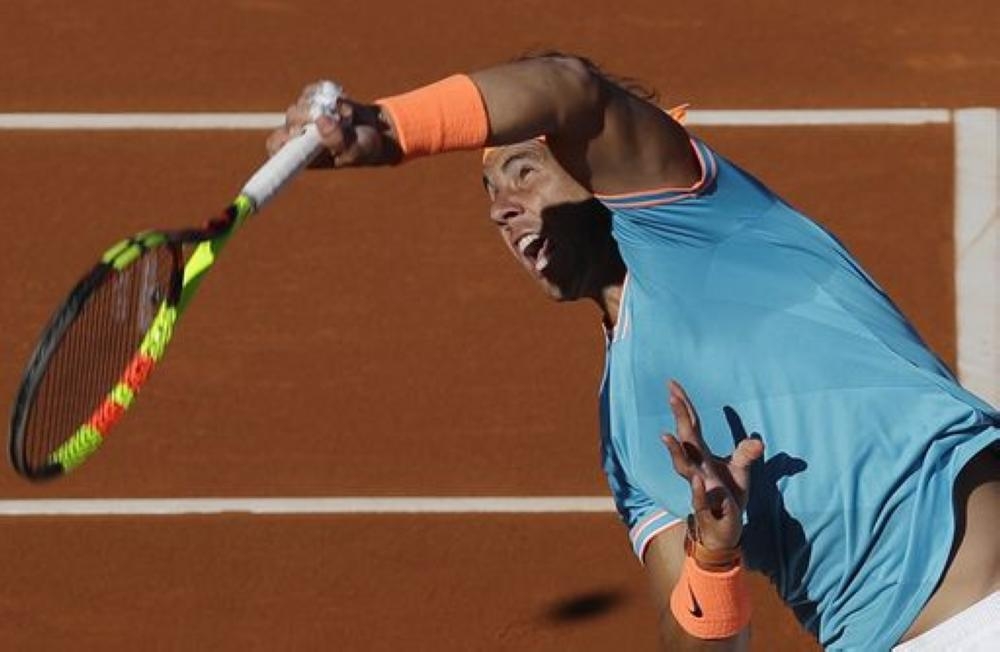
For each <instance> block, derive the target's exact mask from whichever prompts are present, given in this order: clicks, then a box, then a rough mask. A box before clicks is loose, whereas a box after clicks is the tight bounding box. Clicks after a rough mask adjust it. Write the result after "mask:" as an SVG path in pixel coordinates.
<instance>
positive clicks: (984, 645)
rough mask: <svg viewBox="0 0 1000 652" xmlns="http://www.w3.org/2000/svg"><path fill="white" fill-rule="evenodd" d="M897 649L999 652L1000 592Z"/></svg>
mask: <svg viewBox="0 0 1000 652" xmlns="http://www.w3.org/2000/svg"><path fill="white" fill-rule="evenodd" d="M892 650H893V652H925V651H926V652H946V651H949V652H996V651H997V650H1000V591H996V592H994V593H992V594H991V595H989V596H987V597H985V598H983V599H982V600H980V601H979V602H977V603H976V604H974V605H972V606H971V607H969V608H968V609H966V610H965V611H962V612H960V613H957V614H955V615H954V616H952V617H951V618H949V619H948V620H946V621H944V622H943V623H941V624H940V625H938V626H937V627H934V628H933V629H929V630H927V631H926V632H924V633H923V634H921V635H920V636H918V637H916V638H911V639H910V640H908V641H907V642H905V643H900V644H899V645H897V646H896V647H894V648H892Z"/></svg>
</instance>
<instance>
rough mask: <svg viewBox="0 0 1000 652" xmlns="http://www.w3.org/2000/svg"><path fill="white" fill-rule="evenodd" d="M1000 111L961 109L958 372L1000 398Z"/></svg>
mask: <svg viewBox="0 0 1000 652" xmlns="http://www.w3.org/2000/svg"><path fill="white" fill-rule="evenodd" d="M998 151H1000V113H998V111H997V110H996V109H963V110H960V111H956V112H955V302H956V304H957V306H956V320H957V324H956V326H957V331H958V375H959V377H960V378H961V379H962V382H963V384H964V385H965V386H966V387H967V388H968V389H969V390H970V391H971V392H973V393H975V394H978V395H979V396H981V397H983V398H984V399H986V400H987V401H989V402H991V403H993V404H994V405H998V404H1000V290H998V283H1000V280H998V279H1000V214H998V205H1000V155H998Z"/></svg>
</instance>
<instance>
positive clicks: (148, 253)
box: [8, 231, 190, 480]
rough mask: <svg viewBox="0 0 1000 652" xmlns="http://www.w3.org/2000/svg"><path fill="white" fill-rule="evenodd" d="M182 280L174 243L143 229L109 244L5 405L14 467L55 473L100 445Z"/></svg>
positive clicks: (150, 359) (163, 337)
mask: <svg viewBox="0 0 1000 652" xmlns="http://www.w3.org/2000/svg"><path fill="white" fill-rule="evenodd" d="M185 235H189V236H190V234H185ZM182 281H183V251H182V242H181V240H180V239H178V238H175V237H171V234H169V233H163V232H156V231H150V232H145V233H141V234H138V235H136V236H133V237H132V238H128V239H126V240H123V241H121V242H119V243H117V244H116V245H115V246H113V247H111V248H110V249H109V250H108V251H107V252H106V253H105V254H104V256H102V258H101V261H100V262H99V263H98V264H97V265H95V266H94V267H93V268H92V269H91V270H90V271H89V272H88V273H87V274H86V275H85V276H84V277H83V278H82V279H81V280H80V281H79V282H78V283H77V284H76V286H75V287H74V288H73V289H72V291H71V292H70V293H69V296H67V298H66V300H65V301H64V302H63V303H62V304H61V305H60V307H59V308H58V309H57V310H56V312H55V314H54V315H53V316H52V318H51V319H50V320H49V323H48V324H47V325H46V327H45V329H44V330H43V332H42V335H41V337H40V339H39V342H38V345H37V346H36V347H35V350H34V352H33V353H32V355H31V358H30V360H29V362H28V365H27V367H26V370H25V373H24V377H23V379H22V381H21V385H20V388H19V389H18V392H17V396H16V399H15V402H14V408H13V410H12V417H11V424H10V433H9V439H8V441H9V453H10V460H11V463H12V465H13V467H14V469H15V470H16V471H17V472H18V473H19V474H21V475H22V476H24V477H26V478H28V479H31V480H44V479H49V478H53V477H56V476H59V475H61V474H63V473H65V472H67V471H69V470H71V469H72V468H75V467H76V466H78V465H79V464H81V463H82V462H83V461H84V460H85V459H86V458H87V457H88V456H89V455H90V454H91V453H92V452H93V451H94V450H96V449H97V447H98V446H100V444H101V443H102V441H103V439H104V437H105V436H106V435H107V434H108V432H109V431H110V430H111V428H112V427H113V426H114V425H115V423H116V422H117V420H118V419H119V418H120V417H121V415H122V414H123V413H124V412H125V410H127V409H128V407H129V406H130V405H131V402H132V399H133V397H134V396H135V393H136V392H138V390H139V389H140V388H141V386H142V385H143V384H144V383H145V380H146V378H147V377H148V375H149V372H150V370H151V369H152V367H153V366H154V365H155V363H156V361H157V360H159V358H160V357H161V356H162V355H163V349H164V347H165V346H166V344H167V342H169V339H170V336H171V334H172V331H173V322H174V320H175V319H176V316H177V304H178V301H179V300H180V297H181V290H182V285H183V283H182Z"/></svg>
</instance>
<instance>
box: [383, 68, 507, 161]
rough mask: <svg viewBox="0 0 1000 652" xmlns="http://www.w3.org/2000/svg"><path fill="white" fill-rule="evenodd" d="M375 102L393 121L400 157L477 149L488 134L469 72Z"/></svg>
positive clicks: (483, 106) (478, 95) (480, 100)
mask: <svg viewBox="0 0 1000 652" xmlns="http://www.w3.org/2000/svg"><path fill="white" fill-rule="evenodd" d="M376 103H377V104H378V105H379V106H381V107H382V108H383V109H384V110H385V112H386V113H387V114H388V115H389V118H390V119H391V120H392V126H393V128H394V129H395V132H396V138H397V140H398V141H399V147H400V149H401V150H402V151H403V159H404V160H409V159H412V158H417V157H418V156H427V155H429V154H439V153H441V152H449V151H452V150H459V149H478V148H480V147H482V146H483V145H485V144H486V138H487V137H488V136H489V130H490V125H489V116H488V114H487V113H486V105H485V104H484V103H483V98H482V96H481V95H480V94H479V89H478V88H477V87H476V85H475V84H474V83H473V82H472V79H470V78H469V76H468V75H452V76H451V77H448V78H446V79H442V80H441V81H439V82H435V83H433V84H430V85H429V86H424V87H423V88H418V89H417V90H415V91H410V92H409V93H404V94H402V95H394V96H392V97H386V98H383V99H380V100H376Z"/></svg>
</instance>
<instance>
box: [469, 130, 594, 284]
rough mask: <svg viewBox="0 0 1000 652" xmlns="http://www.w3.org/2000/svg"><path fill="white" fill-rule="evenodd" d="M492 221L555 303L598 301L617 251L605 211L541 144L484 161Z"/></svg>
mask: <svg viewBox="0 0 1000 652" xmlns="http://www.w3.org/2000/svg"><path fill="white" fill-rule="evenodd" d="M483 183H484V185H485V186H486V191H487V192H488V193H489V196H490V219H491V220H492V221H493V223H494V224H495V225H496V226H497V228H498V230H499V232H500V237H501V238H502V239H503V241H504V243H505V244H506V245H507V247H508V248H509V249H510V252H511V253H512V254H513V255H514V257H515V258H516V259H517V260H518V261H519V262H520V263H521V265H522V266H523V267H524V268H525V269H526V270H527V271H528V273H529V274H530V275H531V276H532V278H534V279H535V281H536V282H537V283H538V284H539V285H540V286H541V287H542V288H543V289H544V290H545V292H546V293H547V294H548V295H549V296H551V297H552V298H554V299H556V300H559V301H571V300H574V299H579V298H581V297H587V296H594V295H595V293H596V292H597V290H598V289H599V288H597V287H595V285H596V280H597V278H596V277H597V271H598V268H599V267H600V265H601V263H602V262H603V261H605V260H607V258H608V256H607V252H608V248H609V247H613V242H612V240H611V233H610V221H609V216H608V213H607V209H605V208H604V207H603V206H602V205H601V204H600V203H599V202H597V200H595V199H594V198H593V197H592V196H591V194H590V193H589V192H588V191H587V190H586V189H585V188H583V187H582V186H580V184H578V183H577V182H576V181H575V180H574V179H573V178H572V177H571V176H569V174H567V173H566V171H565V170H563V168H562V167H561V166H560V165H559V163H558V162H557V161H556V160H555V158H553V156H552V154H551V153H550V152H549V149H548V147H546V146H545V144H544V143H542V142H540V141H535V140H532V141H527V142H523V143H518V144H516V145H510V146H507V147H501V148H497V149H495V150H491V151H490V152H489V153H488V154H487V155H486V158H485V160H484V161H483Z"/></svg>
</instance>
